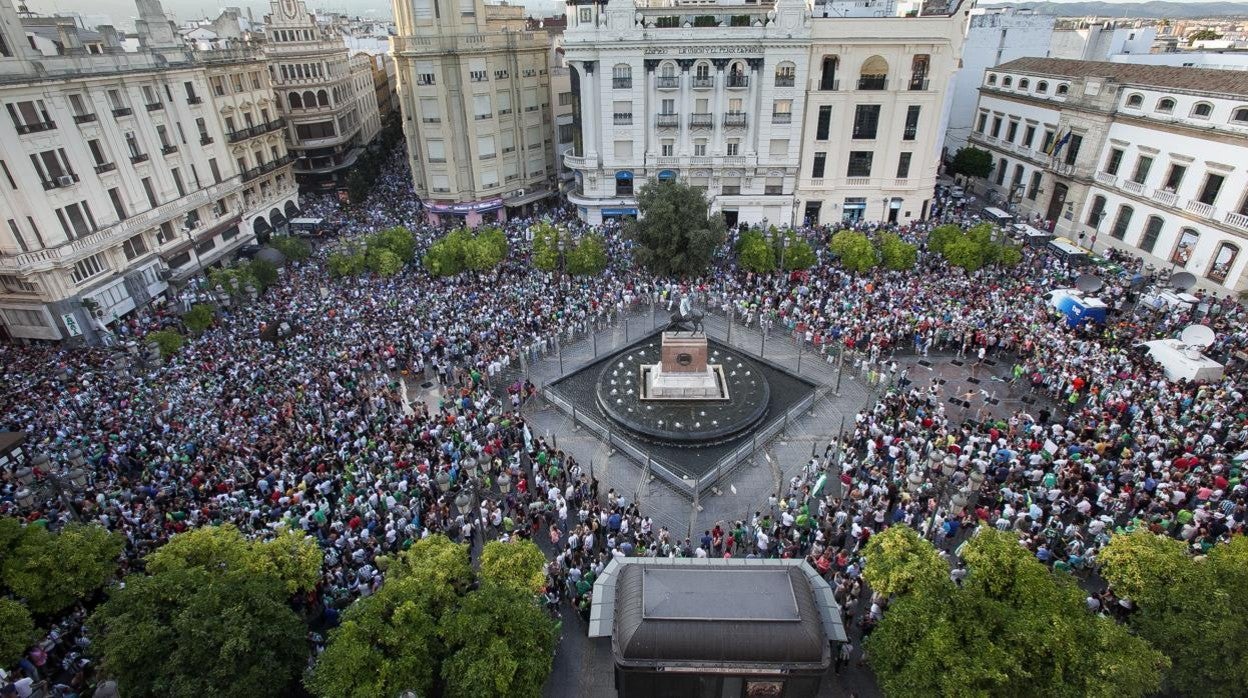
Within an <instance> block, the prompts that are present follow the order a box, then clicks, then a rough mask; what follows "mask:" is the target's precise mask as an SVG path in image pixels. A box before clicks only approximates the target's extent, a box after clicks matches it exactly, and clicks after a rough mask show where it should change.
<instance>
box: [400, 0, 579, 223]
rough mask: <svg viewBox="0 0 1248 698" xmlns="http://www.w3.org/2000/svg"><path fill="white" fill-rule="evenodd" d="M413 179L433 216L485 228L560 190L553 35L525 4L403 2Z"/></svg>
mask: <svg viewBox="0 0 1248 698" xmlns="http://www.w3.org/2000/svg"><path fill="white" fill-rule="evenodd" d="M395 11H396V17H395V23H396V25H397V27H398V33H399V35H398V36H397V37H394V39H393V42H392V46H394V58H395V62H396V67H395V70H396V73H397V75H398V86H399V103H400V106H401V108H402V112H403V132H404V136H405V137H406V139H407V146H408V148H407V152H408V158H409V159H410V161H411V169H412V183H413V186H414V188H415V191H416V194H417V195H418V196H419V197H420V198H421V199H422V201H423V202H424V204H425V209H426V211H427V212H428V213H429V215H430V217H431V218H432V219H433V220H435V221H442V222H456V223H463V224H467V225H474V226H475V225H477V224H479V223H481V222H488V221H497V220H505V219H506V218H507V217H508V216H511V215H518V214H523V213H524V212H526V211H527V210H528V207H529V206H530V205H531V204H533V203H535V202H538V201H541V200H543V199H546V198H548V197H550V196H552V195H554V194H556V193H557V191H558V189H557V185H556V184H555V181H556V180H555V169H554V144H553V142H552V138H551V137H552V134H553V132H554V130H553V129H552V127H551V108H550V57H549V56H550V54H549V51H550V40H549V37H548V36H547V34H546V32H544V31H528V30H527V29H526V26H525V18H524V8H523V7H521V6H519V5H515V6H509V5H488V4H485V3H484V2H482V0H458V3H457V4H453V3H448V2H439V1H438V0H413V2H409V3H399V4H397V5H396V6H395Z"/></svg>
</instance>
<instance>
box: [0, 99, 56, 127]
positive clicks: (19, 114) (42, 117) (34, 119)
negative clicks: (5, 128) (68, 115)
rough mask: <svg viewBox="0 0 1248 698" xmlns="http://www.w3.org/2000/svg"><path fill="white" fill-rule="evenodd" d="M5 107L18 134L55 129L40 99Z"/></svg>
mask: <svg viewBox="0 0 1248 698" xmlns="http://www.w3.org/2000/svg"><path fill="white" fill-rule="evenodd" d="M5 107H6V108H8V111H9V118H10V119H12V120H13V126H14V127H15V128H16V129H17V132H18V133H37V132H39V131H49V130H51V129H54V128H56V124H55V123H54V122H53V121H52V117H51V116H49V115H48V110H47V107H46V106H44V103H43V100H42V99H36V100H30V101H25V102H16V103H10V104H6V105H5Z"/></svg>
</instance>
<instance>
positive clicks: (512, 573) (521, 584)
mask: <svg viewBox="0 0 1248 698" xmlns="http://www.w3.org/2000/svg"><path fill="white" fill-rule="evenodd" d="M481 577H482V578H483V579H485V580H488V581H489V583H491V584H497V585H501V586H505V587H510V588H514V589H521V590H524V591H528V592H529V593H530V594H537V593H538V592H540V591H541V590H542V587H543V586H545V585H546V556H545V555H543V554H542V551H541V550H539V549H538V547H537V546H536V545H534V544H533V543H532V542H531V541H516V542H512V543H500V542H498V541H491V542H489V543H487V544H486V545H485V549H484V550H482V551H481Z"/></svg>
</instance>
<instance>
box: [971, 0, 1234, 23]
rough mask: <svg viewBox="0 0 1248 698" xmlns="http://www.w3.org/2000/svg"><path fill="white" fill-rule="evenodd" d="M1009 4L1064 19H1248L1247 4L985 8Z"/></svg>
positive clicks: (1091, 3) (1051, 4)
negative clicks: (1087, 17)
mask: <svg viewBox="0 0 1248 698" xmlns="http://www.w3.org/2000/svg"><path fill="white" fill-rule="evenodd" d="M994 5H1009V6H1011V7H1017V8H1019V9H1029V10H1035V11H1036V12H1037V13H1040V14H1046V15H1060V16H1062V17H1086V16H1089V15H1096V16H1098V17H1157V18H1159V19H1194V18H1199V17H1248V3H1244V2H1162V1H1161V0H1158V1H1156V2H1096V1H1095V0H1088V1H1087V2H990V3H980V6H981V7H991V6H994Z"/></svg>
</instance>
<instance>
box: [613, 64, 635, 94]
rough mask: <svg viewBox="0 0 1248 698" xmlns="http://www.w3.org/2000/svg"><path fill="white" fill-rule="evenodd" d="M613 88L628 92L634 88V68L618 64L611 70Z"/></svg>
mask: <svg viewBox="0 0 1248 698" xmlns="http://www.w3.org/2000/svg"><path fill="white" fill-rule="evenodd" d="M611 86H612V87H614V88H615V89H617V90H626V89H629V88H631V87H632V86H633V68H632V66H630V65H628V64H627V63H617V64H616V66H615V67H614V68H612V69H611Z"/></svg>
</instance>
